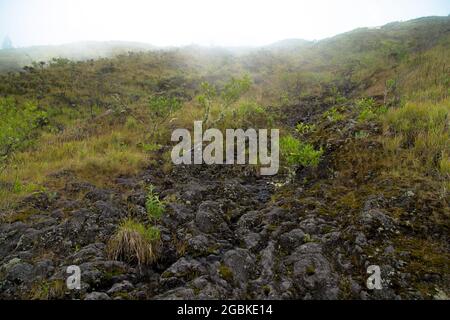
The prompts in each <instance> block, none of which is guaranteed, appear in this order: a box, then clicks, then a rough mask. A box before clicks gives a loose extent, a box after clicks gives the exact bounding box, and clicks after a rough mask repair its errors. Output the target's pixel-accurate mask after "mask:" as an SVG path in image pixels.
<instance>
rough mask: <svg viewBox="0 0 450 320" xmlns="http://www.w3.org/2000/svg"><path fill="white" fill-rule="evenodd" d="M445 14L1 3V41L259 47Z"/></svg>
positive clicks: (287, 0)
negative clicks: (276, 42)
mask: <svg viewBox="0 0 450 320" xmlns="http://www.w3.org/2000/svg"><path fill="white" fill-rule="evenodd" d="M449 13H450V0H378V1H376V0H341V1H331V0H312V1H302V0H297V1H295V0H272V1H269V0H158V1H156V0H126V1H123V0H0V42H1V41H2V39H3V37H4V36H5V35H9V36H10V38H11V39H12V41H13V44H14V45H15V46H29V45H45V44H61V43H67V42H74V41H83V40H98V41H104V40H126V41H139V42H147V43H151V44H154V45H186V44H192V43H197V44H202V45H225V46H235V45H262V44H269V43H272V42H275V41H278V40H283V39H287V38H303V39H308V40H314V39H322V38H326V37H329V36H333V35H335V34H338V33H342V32H345V31H349V30H352V29H355V28H358V27H371V26H379V25H383V24H386V23H388V22H392V21H404V20H409V19H413V18H417V17H422V16H430V15H441V16H446V15H448V14H449Z"/></svg>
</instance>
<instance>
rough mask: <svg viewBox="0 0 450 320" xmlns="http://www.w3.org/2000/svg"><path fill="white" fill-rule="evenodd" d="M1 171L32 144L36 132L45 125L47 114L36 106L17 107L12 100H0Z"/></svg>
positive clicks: (26, 104)
mask: <svg viewBox="0 0 450 320" xmlns="http://www.w3.org/2000/svg"><path fill="white" fill-rule="evenodd" d="M0 119H1V121H0V169H1V168H2V167H4V166H5V165H6V163H7V161H8V159H9V158H10V157H11V155H12V154H13V153H14V152H15V151H16V150H18V149H20V148H23V147H25V146H27V145H28V144H30V143H31V141H32V137H33V134H34V133H35V130H36V129H37V128H38V127H40V126H42V125H43V124H45V119H46V114H45V112H42V111H39V110H38V109H37V107H36V105H34V104H32V103H25V104H24V105H23V106H17V105H16V104H15V103H14V101H13V100H12V99H0Z"/></svg>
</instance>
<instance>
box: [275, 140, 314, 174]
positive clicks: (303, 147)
mask: <svg viewBox="0 0 450 320" xmlns="http://www.w3.org/2000/svg"><path fill="white" fill-rule="evenodd" d="M280 150H281V155H282V157H283V158H284V159H285V160H286V162H287V164H288V165H289V166H293V165H301V166H303V167H317V165H318V164H319V161H320V157H321V156H322V154H323V150H322V148H321V149H320V150H315V149H314V147H313V146H312V145H310V144H307V143H302V142H301V141H300V140H298V139H295V138H294V137H292V136H287V137H283V138H281V140H280Z"/></svg>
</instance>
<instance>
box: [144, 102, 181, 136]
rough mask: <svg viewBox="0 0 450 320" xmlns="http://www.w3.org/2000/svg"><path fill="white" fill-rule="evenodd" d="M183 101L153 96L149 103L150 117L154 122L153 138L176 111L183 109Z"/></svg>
mask: <svg viewBox="0 0 450 320" xmlns="http://www.w3.org/2000/svg"><path fill="white" fill-rule="evenodd" d="M181 105H182V104H181V101H180V100H178V99H177V98H170V97H165V96H152V97H151V98H150V100H149V103H148V109H149V111H150V117H151V119H152V121H153V127H152V131H151V135H152V136H153V135H154V134H155V132H156V130H157V129H158V127H159V126H160V125H161V124H163V123H164V122H166V121H167V119H169V117H170V116H172V115H173V113H174V112H175V111H177V110H178V109H180V108H181Z"/></svg>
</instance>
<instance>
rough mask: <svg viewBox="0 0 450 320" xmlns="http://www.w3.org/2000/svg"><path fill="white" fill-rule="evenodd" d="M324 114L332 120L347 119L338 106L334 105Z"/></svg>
mask: <svg viewBox="0 0 450 320" xmlns="http://www.w3.org/2000/svg"><path fill="white" fill-rule="evenodd" d="M323 116H324V117H325V118H326V119H328V121H331V122H339V121H342V120H344V119H345V116H344V115H343V114H342V113H340V112H339V110H338V108H337V107H333V108H331V109H330V110H328V111H326V112H325V113H324V114H323Z"/></svg>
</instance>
